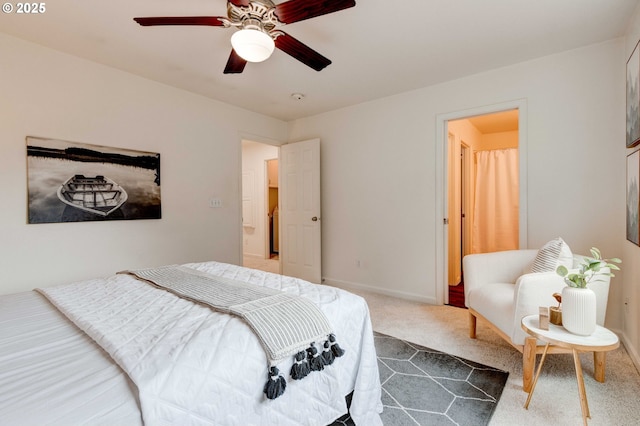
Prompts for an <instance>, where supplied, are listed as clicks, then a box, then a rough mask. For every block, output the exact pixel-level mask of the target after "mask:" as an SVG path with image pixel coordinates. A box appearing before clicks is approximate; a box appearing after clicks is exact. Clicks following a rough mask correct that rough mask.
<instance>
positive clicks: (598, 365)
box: [593, 352, 607, 383]
mask: <svg viewBox="0 0 640 426" xmlns="http://www.w3.org/2000/svg"><path fill="white" fill-rule="evenodd" d="M606 357H607V355H606V352H594V353H593V377H594V378H595V379H596V380H597V381H599V382H600V383H604V369H605V366H606V364H607V358H606Z"/></svg>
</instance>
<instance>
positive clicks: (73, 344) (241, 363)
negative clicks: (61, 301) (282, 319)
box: [0, 262, 382, 426]
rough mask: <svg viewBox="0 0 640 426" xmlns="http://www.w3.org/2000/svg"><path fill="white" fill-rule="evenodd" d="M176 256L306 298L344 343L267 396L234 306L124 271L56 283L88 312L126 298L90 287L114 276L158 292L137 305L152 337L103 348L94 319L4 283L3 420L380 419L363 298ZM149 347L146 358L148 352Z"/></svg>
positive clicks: (257, 352) (0, 327)
mask: <svg viewBox="0 0 640 426" xmlns="http://www.w3.org/2000/svg"><path fill="white" fill-rule="evenodd" d="M182 266H184V267H186V268H191V269H193V270H196V271H200V272H203V273H206V274H211V275H213V276H218V277H225V278H228V279H233V280H238V281H242V282H247V283H251V284H254V285H256V286H261V287H264V288H271V289H277V290H281V291H282V292H285V293H288V294H292V295H296V296H301V297H302V298H306V299H308V300H311V301H312V302H313V303H314V304H315V305H316V306H318V307H319V308H320V310H321V311H322V312H323V313H324V315H325V316H326V318H327V319H328V321H329V323H330V324H331V326H332V328H333V332H334V333H335V336H336V337H337V340H338V341H339V343H340V346H341V348H342V349H344V355H343V356H341V357H340V358H336V359H335V362H333V364H331V365H327V366H326V367H325V368H324V369H323V370H322V371H313V372H311V373H310V374H309V375H308V376H307V377H305V378H304V379H302V380H293V379H292V378H291V377H289V375H288V374H286V375H285V376H286V391H285V392H284V394H282V395H281V396H279V397H277V398H275V399H267V398H266V397H265V394H264V386H265V378H268V377H269V366H268V363H267V362H266V357H265V352H264V350H263V349H262V346H261V344H260V341H259V339H258V338H257V337H256V335H255V334H254V333H253V332H252V331H251V329H250V328H249V327H248V326H247V324H246V323H245V322H244V321H243V320H242V319H240V318H238V317H236V316H234V315H229V314H224V313H220V312H217V311H215V310H213V309H211V308H209V307H207V306H204V305H202V304H199V303H194V302H192V301H189V300H185V299H183V298H179V297H178V296H175V295H173V294H171V293H169V292H167V291H165V290H162V289H158V288H154V287H153V286H150V285H148V284H146V283H142V282H141V281H140V280H139V279H136V278H135V277H133V276H131V275H126V274H116V275H114V276H111V277H105V278H99V279H94V280H87V281H83V282H79V283H72V284H68V285H65V286H58V287H55V288H54V289H55V290H57V291H62V292H66V293H69V294H81V295H83V296H82V297H84V299H80V300H82V302H81V303H77V305H78V306H77V308H78V309H80V310H84V311H86V312H88V314H89V316H92V314H93V313H94V312H98V311H100V309H102V311H104V310H105V309H106V310H108V309H111V310H112V311H114V310H115V312H117V310H118V309H120V306H122V305H125V304H126V305H135V303H133V302H132V301H133V300H137V297H138V296H137V295H136V293H131V294H126V295H122V294H120V293H117V294H115V295H113V296H111V295H108V296H105V294H104V293H101V292H97V291H95V289H98V288H103V287H104V288H108V287H109V286H110V285H114V284H117V285H118V286H124V287H125V288H138V287H139V286H146V287H150V288H152V291H153V292H157V293H154V294H157V295H158V300H161V301H162V304H161V306H162V308H161V309H160V310H159V311H158V312H156V311H154V309H148V308H146V307H145V308H144V309H142V310H141V311H143V312H144V315H146V316H145V324H148V327H147V326H144V327H142V328H145V329H147V328H149V329H153V327H156V328H157V330H156V329H153V330H154V331H153V333H154V335H155V336H158V337H157V339H156V338H154V339H153V340H154V342H153V345H152V347H151V349H149V348H148V347H142V346H136V345H133V348H131V347H129V348H128V349H127V350H123V349H122V348H121V347H118V348H116V349H115V350H114V349H113V348H112V347H109V345H108V344H105V343H104V342H102V339H101V337H100V335H99V334H96V331H95V330H94V328H95V327H94V326H92V325H87V324H85V323H83V322H81V321H78V320H77V318H75V317H72V318H73V321H76V323H78V324H76V323H74V322H72V320H70V319H69V318H68V317H67V316H65V314H63V313H62V312H61V311H60V309H59V308H60V307H59V308H56V307H55V306H54V304H53V303H52V299H51V295H49V294H47V295H46V297H45V295H43V294H42V293H41V292H39V291H31V292H23V293H16V294H10V295H5V296H0V419H2V423H3V424H16V425H18V424H19V425H36V424H37V425H42V424H52V425H57V424H59V425H75V424H84V425H137V424H147V425H171V424H174V425H175V424H180V425H265V426H266V425H279V426H280V425H319V426H324V425H328V424H331V423H332V422H333V421H334V420H336V419H338V418H339V417H341V416H342V415H343V414H345V413H346V412H347V410H349V412H350V414H351V418H352V419H353V420H354V421H355V423H356V424H357V425H367V426H370V425H381V424H382V422H381V420H380V416H379V413H380V412H381V411H382V404H381V402H380V396H381V390H380V379H379V375H378V366H377V360H376V354H375V348H374V345H373V331H372V328H371V321H370V317H369V311H368V307H367V305H366V302H365V301H364V299H362V298H361V297H359V296H356V295H354V294H351V293H349V292H346V291H343V290H340V289H337V288H333V287H329V286H322V285H315V284H311V283H309V282H306V281H303V280H300V279H297V278H292V277H287V276H283V275H278V274H272V273H268V272H262V271H257V270H254V269H249V268H244V267H240V266H236V265H230V264H225V263H219V262H202V263H190V264H185V265H182ZM44 290H47V289H46V288H45V289H44ZM51 290H52V291H53V289H51ZM144 291H145V292H148V291H149V290H146V289H145V290H144ZM111 297H113V299H110V298H111ZM165 298H170V299H165ZM53 300H54V301H55V299H53ZM125 301H126V303H124V302H125ZM56 303H58V302H56ZM164 306H170V308H166V309H165V308H164ZM107 307H109V308H107ZM123 309H124V308H123ZM62 310H63V311H64V310H65V309H64V307H62ZM102 311H100V312H102ZM161 311H163V312H161ZM172 312H173V314H175V315H176V316H175V318H176V319H175V320H174V319H172V320H171V321H170V322H171V328H169V327H168V326H167V325H166V324H163V323H162V318H165V317H166V316H167V315H169V314H172ZM176 312H177V314H176ZM67 314H68V313H67ZM117 314H118V315H119V314H120V313H119V312H117ZM97 315H98V314H95V315H93V316H97ZM118 315H116V316H114V318H116V319H117V318H120V317H119V316H118ZM123 315H124V314H123ZM171 318H174V317H171ZM127 327H129V328H130V327H131V325H130V324H129V323H125V322H124V321H123V324H122V325H117V328H122V329H126V328H127ZM138 327H139V326H138ZM81 329H84V331H82V330H81ZM90 336H92V337H90ZM97 341H100V342H101V344H102V345H103V346H101V345H99V344H98V343H97ZM105 348H106V349H105ZM123 352H124V354H123ZM152 352H153V353H155V355H156V356H155V358H154V357H153V356H151V355H149V354H151V353H152ZM294 363H295V360H294V359H290V360H289V359H287V360H285V361H283V362H282V363H281V364H279V365H278V368H280V370H281V371H284V372H288V371H289V370H290V369H291V366H292V365H293V364H294ZM125 370H126V371H127V373H125ZM141 378H142V379H144V380H146V381H142V379H141ZM347 395H349V396H350V398H349V400H350V407H347V402H346V399H345V397H346V396H347Z"/></svg>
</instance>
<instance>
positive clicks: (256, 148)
mask: <svg viewBox="0 0 640 426" xmlns="http://www.w3.org/2000/svg"><path fill="white" fill-rule="evenodd" d="M274 158H278V147H277V146H272V145H266V144H263V143H258V142H252V141H243V142H242V173H243V176H247V177H248V178H249V179H251V178H252V179H253V182H247V183H243V186H244V185H250V186H251V187H252V188H248V189H250V190H253V198H254V200H253V206H252V208H253V214H254V223H253V225H254V226H253V227H247V226H243V234H242V240H243V251H244V254H245V255H247V256H253V257H257V258H260V259H265V258H268V256H267V255H268V253H267V251H266V247H267V229H266V228H267V227H268V226H269V222H268V220H267V213H268V212H267V208H266V205H267V200H266V192H265V190H266V187H267V181H266V167H267V165H266V163H265V161H266V160H272V159H274Z"/></svg>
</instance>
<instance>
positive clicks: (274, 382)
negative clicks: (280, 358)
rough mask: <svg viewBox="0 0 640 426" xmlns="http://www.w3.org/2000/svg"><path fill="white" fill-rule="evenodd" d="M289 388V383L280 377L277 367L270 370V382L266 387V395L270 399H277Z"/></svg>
mask: <svg viewBox="0 0 640 426" xmlns="http://www.w3.org/2000/svg"><path fill="white" fill-rule="evenodd" d="M286 387H287V382H286V381H285V380H284V377H282V376H281V375H280V370H278V368H277V367H271V368H270V369H269V380H267V383H266V384H265V385H264V393H265V394H266V395H267V398H269V399H276V398H277V397H279V396H280V395H282V394H283V393H284V390H285V388H286Z"/></svg>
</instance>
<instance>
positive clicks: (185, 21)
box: [133, 16, 224, 27]
mask: <svg viewBox="0 0 640 426" xmlns="http://www.w3.org/2000/svg"><path fill="white" fill-rule="evenodd" d="M220 18H221V17H219V16H164V17H150V18H133V20H134V21H136V22H137V23H138V24H140V25H142V26H143V27H150V26H154V25H206V26H209V27H222V26H224V24H223V23H222V21H221V20H220Z"/></svg>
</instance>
